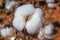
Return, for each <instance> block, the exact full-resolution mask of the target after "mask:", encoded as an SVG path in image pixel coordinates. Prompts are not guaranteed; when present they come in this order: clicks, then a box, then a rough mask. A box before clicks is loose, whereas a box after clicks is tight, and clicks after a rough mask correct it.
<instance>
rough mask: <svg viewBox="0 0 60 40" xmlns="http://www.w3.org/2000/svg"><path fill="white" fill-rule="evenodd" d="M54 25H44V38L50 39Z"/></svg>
mask: <svg viewBox="0 0 60 40" xmlns="http://www.w3.org/2000/svg"><path fill="white" fill-rule="evenodd" d="M53 29H54V26H53V25H52V24H48V25H46V26H45V27H44V35H45V38H48V39H52V33H53Z"/></svg>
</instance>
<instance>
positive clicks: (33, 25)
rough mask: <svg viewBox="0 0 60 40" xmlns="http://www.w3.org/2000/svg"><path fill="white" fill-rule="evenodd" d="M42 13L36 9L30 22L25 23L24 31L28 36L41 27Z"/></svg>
mask: <svg viewBox="0 0 60 40" xmlns="http://www.w3.org/2000/svg"><path fill="white" fill-rule="evenodd" d="M41 15H42V11H41V9H39V8H36V10H35V13H34V14H33V16H32V18H31V20H29V21H27V23H26V29H27V32H28V33H29V34H34V33H35V32H36V31H37V30H39V29H40V27H42V16H41Z"/></svg>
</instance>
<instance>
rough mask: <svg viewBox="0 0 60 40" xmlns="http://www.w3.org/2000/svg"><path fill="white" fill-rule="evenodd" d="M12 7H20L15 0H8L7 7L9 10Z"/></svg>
mask: <svg viewBox="0 0 60 40" xmlns="http://www.w3.org/2000/svg"><path fill="white" fill-rule="evenodd" d="M12 7H14V8H16V7H18V3H17V2H15V1H10V2H7V3H6V5H5V8H6V9H8V10H9V9H11V8H12Z"/></svg>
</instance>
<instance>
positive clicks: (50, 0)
mask: <svg viewBox="0 0 60 40" xmlns="http://www.w3.org/2000/svg"><path fill="white" fill-rule="evenodd" d="M54 2H55V0H46V3H54Z"/></svg>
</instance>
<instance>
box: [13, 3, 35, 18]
mask: <svg viewBox="0 0 60 40" xmlns="http://www.w3.org/2000/svg"><path fill="white" fill-rule="evenodd" d="M34 10H35V8H34V7H33V5H32V4H26V5H22V6H20V7H18V8H17V9H16V11H15V15H14V16H15V17H17V16H20V15H22V16H25V17H26V16H29V15H32V14H33V13H34Z"/></svg>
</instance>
